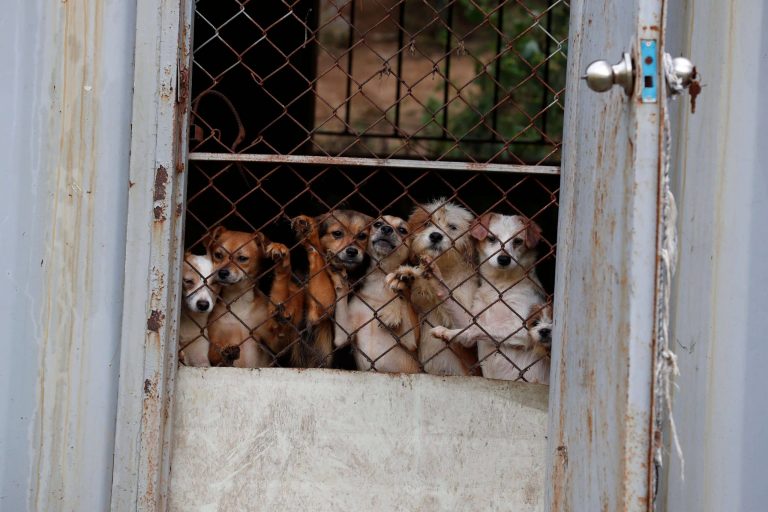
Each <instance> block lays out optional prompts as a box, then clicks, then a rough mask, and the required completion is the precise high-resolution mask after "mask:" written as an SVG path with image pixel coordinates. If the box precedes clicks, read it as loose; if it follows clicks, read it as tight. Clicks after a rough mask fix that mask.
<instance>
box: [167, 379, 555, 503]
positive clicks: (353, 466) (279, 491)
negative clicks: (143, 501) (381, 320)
mask: <svg viewBox="0 0 768 512" xmlns="http://www.w3.org/2000/svg"><path fill="white" fill-rule="evenodd" d="M547 392H548V390H547V388H546V387H545V386H539V385H534V384H516V383H509V382H500V381H491V380H486V379H482V378H438V377H433V376H429V375H415V376H407V375H401V376H392V375H373V374H361V373H357V372H354V373H353V372H338V371H332V370H329V371H325V370H311V371H295V370H280V369H268V370H239V369H233V368H213V369H200V368H181V369H180V370H179V374H178V380H177V383H176V393H177V395H176V397H177V399H178V401H177V402H176V407H175V418H174V441H173V458H172V461H171V468H172V469H171V490H170V507H169V508H170V510H178V511H182V510H185V511H186V510H270V511H271V510H286V511H287V510H302V511H303V510H313V511H322V510H334V511H336V510H371V511H373V510H409V511H417V510H418V511H432V510H456V511H458V510H466V511H476V510H483V511H492V510H513V511H516V512H522V511H527V510H542V509H543V481H544V467H543V466H544V450H545V445H546V439H545V436H546V408H547ZM224 418H226V420H225V421H224Z"/></svg>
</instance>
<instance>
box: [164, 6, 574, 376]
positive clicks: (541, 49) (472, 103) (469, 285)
mask: <svg viewBox="0 0 768 512" xmlns="http://www.w3.org/2000/svg"><path fill="white" fill-rule="evenodd" d="M567 27H568V4H567V2H565V1H563V0H557V1H552V0H529V1H521V0H520V1H513V0H453V1H451V0H442V1H440V0H438V1H415V0H409V1H405V0H403V1H396V0H382V1H375V0H352V1H349V2H343V1H339V2H335V1H332V0H324V1H318V0H313V1H310V0H299V1H293V2H289V1H274V2H254V1H250V2H249V1H223V0H216V1H214V0H198V1H197V2H196V14H195V26H194V51H193V69H192V75H191V76H192V78H191V84H192V116H191V126H190V135H189V137H190V144H189V147H190V154H189V165H188V186H187V189H188V190H187V211H186V224H185V225H186V228H185V229H186V231H185V238H186V243H187V247H188V252H187V254H186V255H185V267H184V290H183V297H184V300H183V307H182V322H181V326H180V348H179V359H180V361H181V363H182V364H190V365H209V364H211V365H214V366H232V365H234V366H248V367H255V366H258V367H263V366H291V367H335V368H347V369H359V370H371V371H381V372H421V371H427V372H429V373H438V374H457V375H480V374H482V375H486V376H489V377H497V378H508V379H512V380H517V379H520V380H533V381H537V382H539V381H542V380H545V379H543V378H542V377H541V374H542V370H541V368H542V367H544V366H545V365H546V363H547V361H548V349H549V335H550V330H549V329H550V327H551V310H550V308H549V306H548V304H550V303H551V295H550V293H551V290H552V284H553V279H554V276H553V274H554V257H555V246H554V242H555V238H556V237H555V235H556V227H557V194H558V187H559V172H558V168H557V165H558V163H559V156H560V147H561V142H560V138H561V132H562V117H563V115H562V114H563V94H564V85H565V58H566V57H565V53H566V42H567ZM547 368H548V367H547Z"/></svg>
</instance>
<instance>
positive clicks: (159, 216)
mask: <svg viewBox="0 0 768 512" xmlns="http://www.w3.org/2000/svg"><path fill="white" fill-rule="evenodd" d="M154 212H155V220H157V221H164V220H165V214H164V213H163V207H162V206H155V208H154Z"/></svg>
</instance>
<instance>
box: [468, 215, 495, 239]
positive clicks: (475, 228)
mask: <svg viewBox="0 0 768 512" xmlns="http://www.w3.org/2000/svg"><path fill="white" fill-rule="evenodd" d="M492 217H493V213H484V214H483V215H482V216H480V218H478V219H475V221H474V222H473V223H472V229H470V230H469V234H470V235H472V238H474V239H476V240H485V237H487V236H488V226H490V224H491V218H492Z"/></svg>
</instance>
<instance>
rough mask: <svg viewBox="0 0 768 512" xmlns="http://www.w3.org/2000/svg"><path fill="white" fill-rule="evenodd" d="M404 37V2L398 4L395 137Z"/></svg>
mask: <svg viewBox="0 0 768 512" xmlns="http://www.w3.org/2000/svg"><path fill="white" fill-rule="evenodd" d="M404 36H405V0H402V2H401V3H400V16H399V23H398V26H397V73H396V75H395V77H396V79H397V91H396V92H395V126H393V127H392V134H393V135H397V130H398V129H399V128H400V95H401V94H402V92H401V88H402V78H401V77H402V76H403V39H404Z"/></svg>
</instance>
